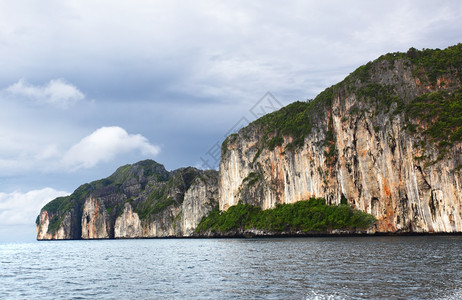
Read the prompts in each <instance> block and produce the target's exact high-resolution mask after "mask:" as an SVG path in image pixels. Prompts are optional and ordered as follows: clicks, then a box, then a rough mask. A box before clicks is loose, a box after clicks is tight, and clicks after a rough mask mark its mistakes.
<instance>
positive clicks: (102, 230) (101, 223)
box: [82, 197, 109, 239]
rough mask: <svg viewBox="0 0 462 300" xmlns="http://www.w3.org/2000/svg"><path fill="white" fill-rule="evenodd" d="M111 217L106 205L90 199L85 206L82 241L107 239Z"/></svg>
mask: <svg viewBox="0 0 462 300" xmlns="http://www.w3.org/2000/svg"><path fill="white" fill-rule="evenodd" d="M108 221H109V215H108V213H107V211H106V208H105V206H104V203H103V202H102V201H101V200H98V199H96V198H93V197H89V198H88V199H87V200H86V201H85V203H84V205H83V213H82V239H107V238H109V234H108V223H109V222H108Z"/></svg>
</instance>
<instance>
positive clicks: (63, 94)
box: [4, 79, 85, 109]
mask: <svg viewBox="0 0 462 300" xmlns="http://www.w3.org/2000/svg"><path fill="white" fill-rule="evenodd" d="M4 91H5V92H6V93H7V94H8V95H10V96H12V97H14V98H23V99H29V100H32V101H34V102H36V103H39V104H49V105H53V106H57V107H59V108H64V109H66V108H69V107H70V106H72V105H74V104H75V103H77V102H78V101H81V100H83V99H85V95H84V94H83V93H82V92H81V91H79V89H77V88H76V87H75V86H73V85H72V84H70V83H68V82H66V81H65V80H63V79H54V80H50V81H49V82H48V83H47V84H45V85H43V86H40V85H33V84H30V83H28V82H26V81H25V80H23V79H21V80H19V81H18V82H16V83H15V84H13V85H11V86H9V87H8V88H6V89H5V90H4Z"/></svg>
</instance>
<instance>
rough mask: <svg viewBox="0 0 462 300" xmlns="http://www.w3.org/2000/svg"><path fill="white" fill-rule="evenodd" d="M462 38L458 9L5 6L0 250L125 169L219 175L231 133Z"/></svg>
mask: <svg viewBox="0 0 462 300" xmlns="http://www.w3.org/2000/svg"><path fill="white" fill-rule="evenodd" d="M460 28H462V1H458V0H454V1H445V0H443V1H433V0H432V1H426V0H415V1H366V0H363V1H290V0H289V1H252V2H251V1H148V0H132V1H117V0H116V1H115V0H111V1H109V0H107V1H106V0H92V1H87V0H40V1H39V0H22V1H10V0H0V69H1V72H0V241H13V242H15V241H33V240H34V239H35V218H36V216H37V215H38V213H39V212H40V208H41V207H42V206H43V205H44V204H46V203H47V202H49V201H51V200H52V199H54V198H56V197H58V196H62V195H68V194H70V193H72V192H73V191H74V190H75V189H76V188H77V187H78V186H80V185H81V184H84V183H86V182H90V181H93V180H97V179H101V178H105V177H107V176H109V175H110V174H112V173H113V172H114V171H115V170H116V169H117V167H119V166H122V165H125V164H131V163H135V162H137V161H140V160H143V159H154V160H156V161H157V162H159V163H162V164H164V165H165V167H166V168H167V169H168V170H173V169H176V168H179V167H185V166H195V167H198V168H216V167H217V166H218V159H219V157H218V155H219V154H218V153H219V151H218V150H219V146H220V144H221V142H222V141H223V140H224V138H225V137H226V135H228V134H229V133H232V132H234V131H236V130H238V129H239V128H241V127H242V126H245V125H246V124H248V123H249V122H251V121H253V120H255V119H256V118H257V117H259V116H261V115H263V114H264V113H268V112H271V111H274V110H275V109H279V108H280V107H282V106H284V105H287V104H289V103H291V102H294V101H297V100H307V99H312V98H314V97H315V96H316V95H317V94H318V93H319V92H321V91H323V90H324V89H325V88H327V87H329V86H331V85H333V84H335V83H337V82H339V81H341V80H342V79H343V78H345V77H346V76H347V75H348V74H349V73H351V72H352V71H354V70H355V69H356V68H357V67H359V66H361V65H363V64H365V63H367V62H368V61H371V60H374V59H376V58H377V57H379V56H380V55H382V54H385V53H388V52H396V51H401V52H403V51H407V50H408V49H409V48H410V47H415V48H417V49H422V48H440V49H444V48H446V47H448V46H451V45H455V44H457V43H460V42H462V33H461V30H460Z"/></svg>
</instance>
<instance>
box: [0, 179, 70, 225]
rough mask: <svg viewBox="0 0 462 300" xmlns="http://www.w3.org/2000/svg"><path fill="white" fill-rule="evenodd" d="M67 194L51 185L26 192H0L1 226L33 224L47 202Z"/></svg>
mask: <svg viewBox="0 0 462 300" xmlns="http://www.w3.org/2000/svg"><path fill="white" fill-rule="evenodd" d="M65 195H69V193H68V192H64V191H57V190H55V189H52V188H49V187H47V188H43V189H41V190H32V191H29V192H26V193H21V192H12V193H0V226H11V225H31V224H33V222H34V221H35V218H36V217H37V215H38V214H39V212H40V209H41V208H42V207H43V206H44V205H45V204H46V203H48V202H50V201H51V200H53V199H55V198H56V197H61V196H65Z"/></svg>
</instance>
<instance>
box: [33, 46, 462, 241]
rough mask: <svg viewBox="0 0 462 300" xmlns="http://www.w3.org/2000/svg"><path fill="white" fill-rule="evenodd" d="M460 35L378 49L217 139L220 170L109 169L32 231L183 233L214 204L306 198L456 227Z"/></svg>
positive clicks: (461, 215) (393, 227) (50, 235)
mask: <svg viewBox="0 0 462 300" xmlns="http://www.w3.org/2000/svg"><path fill="white" fill-rule="evenodd" d="M461 81H462V44H459V45H456V46H453V47H449V48H447V49H445V50H438V49H437V50H429V49H426V50H423V51H418V50H416V49H413V48H411V49H410V50H409V51H408V52H407V53H392V54H387V55H384V56H381V57H380V58H378V59H377V60H375V61H374V62H369V63H368V64H366V65H364V66H361V67H360V68H358V69H357V70H356V71H354V72H353V73H351V74H350V75H349V76H348V77H346V78H345V79H344V80H343V81H342V82H340V83H339V84H337V85H335V86H332V87H330V88H328V89H326V90H325V91H324V92H322V93H321V94H319V95H318V96H317V97H316V98H315V99H314V100H309V101H306V102H294V103H292V104H290V105H288V106H286V107H284V108H282V109H281V110H279V111H276V112H274V113H271V114H268V115H266V116H264V117H262V118H260V119H258V120H256V121H255V122H253V123H251V124H250V125H249V126H247V127H245V128H243V129H241V130H240V131H239V132H238V133H237V134H232V135H230V136H229V137H228V138H227V139H226V140H225V141H224V143H223V145H222V154H221V155H222V157H221V162H220V170H219V174H218V173H217V172H216V171H200V170H197V169H194V168H183V169H179V170H175V171H172V172H168V171H166V170H165V168H164V167H163V166H162V165H160V164H158V163H156V162H154V161H151V160H147V161H142V162H139V163H136V164H133V165H127V166H123V167H121V168H119V169H118V170H117V171H116V172H115V173H114V174H112V175H111V176H109V177H108V178H106V179H102V180H99V181H94V182H92V183H89V184H85V185H82V186H81V187H79V188H78V189H77V190H76V191H75V192H74V193H73V194H72V195H70V196H68V197H61V198H57V199H55V200H53V201H51V202H50V203H48V204H47V205H46V206H45V207H44V208H43V209H42V210H41V212H40V215H39V216H38V217H37V239H39V240H42V239H96V238H140V237H167V236H181V237H183V236H191V235H193V234H194V230H195V228H196V227H197V225H198V224H199V222H200V221H201V219H202V218H203V217H204V216H206V215H207V214H208V213H209V212H210V211H212V209H213V208H214V207H215V206H216V205H219V209H220V210H222V211H224V210H227V209H228V208H229V207H230V206H233V205H236V204H237V203H239V202H241V203H247V204H252V205H256V206H260V207H261V208H262V209H268V208H272V207H275V205H276V204H278V203H294V202H297V201H300V200H306V199H309V198H310V197H323V198H325V199H326V200H327V203H328V204H339V203H340V202H343V203H344V202H347V203H348V204H350V205H352V206H353V207H354V208H357V209H360V210H362V211H365V212H367V213H370V214H372V215H373V216H375V217H376V218H377V220H378V221H377V223H376V224H375V227H374V228H372V229H371V232H383V233H402V232H462V190H461V189H462V176H461V169H462V86H461Z"/></svg>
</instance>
